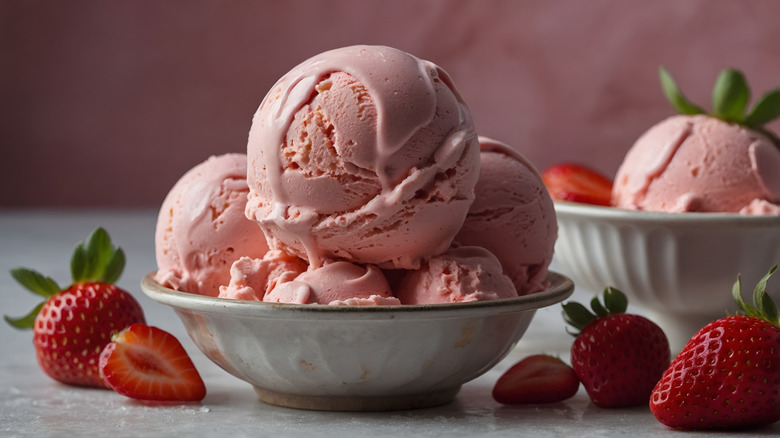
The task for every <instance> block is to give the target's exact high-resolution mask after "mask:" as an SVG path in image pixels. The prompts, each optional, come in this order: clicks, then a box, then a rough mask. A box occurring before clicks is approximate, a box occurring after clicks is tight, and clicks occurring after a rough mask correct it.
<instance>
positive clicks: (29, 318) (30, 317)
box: [3, 301, 46, 330]
mask: <svg viewBox="0 0 780 438" xmlns="http://www.w3.org/2000/svg"><path fill="white" fill-rule="evenodd" d="M44 304H46V302H45V301H44V302H42V303H41V304H38V305H37V306H35V308H34V309H33V310H32V311H31V312H30V313H28V314H27V315H25V316H23V317H21V318H11V317H10V316H8V315H6V316H4V317H3V319H5V322H7V323H8V324H11V325H12V326H13V327H15V328H18V329H20V330H26V329H31V328H33V326H34V325H35V317H37V316H38V313H39V312H40V311H41V308H42V307H43V305H44Z"/></svg>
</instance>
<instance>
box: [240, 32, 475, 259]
mask: <svg viewBox="0 0 780 438" xmlns="http://www.w3.org/2000/svg"><path fill="white" fill-rule="evenodd" d="M247 153H248V156H249V169H248V180H249V186H250V193H249V202H248V204H247V207H246V214H247V217H249V218H250V219H252V220H256V221H257V222H258V223H259V224H260V226H261V227H262V228H263V230H264V231H265V232H266V235H267V236H268V237H269V242H270V243H271V245H272V246H273V247H275V248H279V249H284V250H286V251H288V252H291V253H293V254H297V255H298V256H300V257H302V258H304V259H306V260H307V261H309V263H310V264H311V265H312V266H314V267H315V268H316V267H319V266H321V265H322V264H323V263H324V261H325V260H326V259H336V260H345V261H349V262H355V263H361V264H374V265H378V266H380V267H383V268H406V269H412V268H416V267H418V266H419V265H420V261H421V260H422V259H424V258H426V257H430V256H433V255H436V254H440V253H442V252H444V251H446V250H447V248H448V247H449V246H450V243H451V242H452V239H453V237H454V236H455V234H456V233H457V232H458V230H459V229H460V227H461V224H462V223H463V219H464V218H465V216H466V212H467V211H468V208H469V206H470V205H471V202H472V201H473V199H474V185H475V184H476V181H477V177H478V172H479V149H478V143H477V136H476V132H475V129H474V125H473V122H472V120H471V115H470V111H469V109H468V107H467V106H466V104H465V102H464V101H463V99H462V98H461V96H460V94H459V93H458V92H457V90H456V89H455V87H454V85H453V84H452V81H451V79H450V78H449V76H448V75H447V74H446V73H445V72H444V71H443V70H442V69H441V68H439V67H438V66H436V65H434V64H432V63H430V62H428V61H424V60H420V59H418V58H416V57H414V56H412V55H409V54H407V53H404V52H402V51H400V50H397V49H392V48H389V47H382V46H352V47H345V48H342V49H336V50H332V51H329V52H325V53H322V54H320V55H317V56H315V57H313V58H311V59H309V60H307V61H305V62H304V63H302V64H300V65H298V66H297V67H295V68H293V69H292V70H291V71H290V72H288V73H287V74H286V75H284V76H283V77H282V78H281V79H280V80H279V81H278V82H277V83H276V85H274V87H273V88H272V89H271V90H270V92H269V93H268V94H267V95H266V97H265V99H264V100H263V102H262V103H261V104H260V107H259V109H258V110H257V112H256V114H255V116H254V119H253V121H252V128H251V130H250V133H249V141H248V145H247Z"/></svg>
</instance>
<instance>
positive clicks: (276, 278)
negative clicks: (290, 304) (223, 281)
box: [219, 250, 309, 301]
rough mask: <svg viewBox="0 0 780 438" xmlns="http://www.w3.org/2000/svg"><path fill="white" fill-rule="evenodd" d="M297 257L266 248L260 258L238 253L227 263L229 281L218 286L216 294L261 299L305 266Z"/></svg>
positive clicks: (295, 275) (242, 298)
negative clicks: (242, 255) (229, 263)
mask: <svg viewBox="0 0 780 438" xmlns="http://www.w3.org/2000/svg"><path fill="white" fill-rule="evenodd" d="M308 267H309V266H308V264H307V263H306V262H305V261H303V260H302V259H301V258H299V257H297V256H294V255H290V254H287V253H286V252H284V251H279V250H271V251H268V252H267V253H266V254H265V255H264V256H263V258H261V259H253V258H251V257H241V258H240V259H238V260H236V261H235V262H233V265H232V266H231V267H230V283H229V284H227V285H224V286H220V287H219V297H220V298H229V299H234V300H248V301H263V298H264V296H265V294H266V292H268V291H270V290H273V289H274V288H275V287H276V285H277V284H280V283H285V282H288V281H292V280H293V279H295V277H297V276H298V275H299V274H301V273H302V272H304V271H306V269H308Z"/></svg>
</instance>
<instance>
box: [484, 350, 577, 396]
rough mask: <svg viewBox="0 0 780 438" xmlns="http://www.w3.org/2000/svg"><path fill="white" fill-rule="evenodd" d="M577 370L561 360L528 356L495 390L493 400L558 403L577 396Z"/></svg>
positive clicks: (501, 378)
mask: <svg viewBox="0 0 780 438" xmlns="http://www.w3.org/2000/svg"><path fill="white" fill-rule="evenodd" d="M579 387H580V381H579V379H577V375H576V374H575V373H574V370H573V369H572V368H571V367H570V366H568V365H566V364H565V363H564V362H563V361H562V360H560V359H558V358H557V357H553V356H548V355H546V354H536V355H533V356H528V357H526V358H525V359H523V360H521V361H520V362H518V363H516V364H515V365H513V366H512V367H511V368H509V369H508V370H507V371H506V372H505V373H504V374H503V375H502V376H501V377H499V379H498V380H497V381H496V385H495V386H494V387H493V398H494V399H495V400H496V401H497V402H499V403H503V404H508V405H519V404H534V403H555V402H559V401H563V400H566V399H567V398H570V397H572V396H573V395H574V394H576V393H577V389H578V388H579Z"/></svg>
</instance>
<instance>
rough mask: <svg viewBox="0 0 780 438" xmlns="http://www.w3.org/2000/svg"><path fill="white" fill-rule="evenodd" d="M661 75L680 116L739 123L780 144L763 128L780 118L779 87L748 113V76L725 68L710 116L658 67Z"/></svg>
mask: <svg viewBox="0 0 780 438" xmlns="http://www.w3.org/2000/svg"><path fill="white" fill-rule="evenodd" d="M658 75H659V79H660V81H661V88H662V90H663V92H664V95H666V98H667V99H668V100H669V102H670V103H671V104H672V106H673V107H674V108H675V109H676V110H677V112H678V113H679V114H687V115H695V114H706V115H709V116H711V117H715V118H717V119H720V120H723V121H726V122H730V123H737V124H740V125H743V126H745V127H747V128H749V129H752V130H754V131H758V132H760V133H762V134H764V135H766V136H767V137H769V138H771V139H772V140H773V141H774V142H775V144H780V138H778V137H777V135H776V134H775V133H773V132H771V131H769V130H767V129H766V128H764V125H766V124H767V123H769V122H771V121H772V120H775V119H777V118H778V117H780V88H775V89H773V90H771V91H768V92H767V93H765V94H764V95H763V96H761V97H760V98H759V99H758V101H756V104H755V105H754V106H753V108H751V109H750V111H747V108H748V102H749V101H750V87H749V86H748V84H747V80H746V79H745V76H744V75H743V74H742V72H741V71H739V70H737V69H733V68H729V69H725V70H723V71H722V72H721V73H720V75H719V76H718V78H717V80H716V81H715V85H714V87H713V89H712V112H710V113H709V114H708V113H707V111H705V110H704V109H703V108H702V107H700V106H698V105H696V104H694V103H692V102H691V101H690V100H688V98H687V97H685V95H684V94H683V93H682V91H681V90H680V88H679V87H678V86H677V83H676V82H675V81H674V78H672V75H671V74H670V73H669V72H668V71H667V70H666V69H665V68H664V67H659V69H658Z"/></svg>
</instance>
